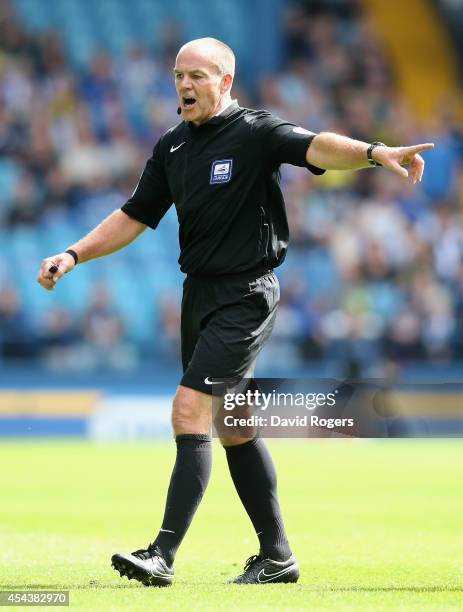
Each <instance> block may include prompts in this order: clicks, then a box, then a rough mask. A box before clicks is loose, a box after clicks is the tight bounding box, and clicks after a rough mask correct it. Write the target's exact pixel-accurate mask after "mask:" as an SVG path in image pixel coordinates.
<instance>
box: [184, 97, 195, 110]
mask: <svg viewBox="0 0 463 612" xmlns="http://www.w3.org/2000/svg"><path fill="white" fill-rule="evenodd" d="M182 103H183V108H185V109H190V108H193V106H194V105H195V104H196V98H182Z"/></svg>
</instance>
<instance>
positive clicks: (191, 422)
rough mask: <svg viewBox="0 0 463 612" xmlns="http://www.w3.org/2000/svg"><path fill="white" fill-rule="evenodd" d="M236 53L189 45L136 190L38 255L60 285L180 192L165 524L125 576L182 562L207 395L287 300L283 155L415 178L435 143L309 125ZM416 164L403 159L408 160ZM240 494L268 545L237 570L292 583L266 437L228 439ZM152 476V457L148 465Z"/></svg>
mask: <svg viewBox="0 0 463 612" xmlns="http://www.w3.org/2000/svg"><path fill="white" fill-rule="evenodd" d="M234 72H235V57H234V54H233V51H232V50H231V49H230V48H229V47H228V46H227V45H225V44H224V43H222V42H221V41H218V40H215V39H212V38H202V39H199V40H194V41H191V42H189V43H188V44H186V45H184V46H183V47H182V48H181V49H180V51H179V53H178V55H177V58H176V63H175V67H174V77H175V87H176V90H177V95H178V99H179V105H180V106H179V113H181V115H182V119H183V120H182V121H181V122H180V123H179V124H178V125H176V126H175V127H173V128H171V129H170V130H168V131H167V132H166V134H164V136H162V137H161V138H160V140H159V141H158V142H157V144H156V146H155V147H154V150H153V154H152V156H151V157H150V159H149V160H148V161H147V163H146V167H145V169H144V171H143V174H142V176H141V178H140V181H139V183H138V185H137V186H136V188H135V191H134V193H133V195H132V197H131V198H130V199H129V200H128V201H127V202H126V203H125V204H124V205H123V206H122V208H121V209H118V210H115V211H114V212H113V213H112V214H111V215H109V217H107V218H106V219H105V220H103V221H102V223H101V224H100V225H98V226H97V227H96V228H95V229H94V230H93V231H91V232H90V233H89V234H88V235H87V236H85V237H84V238H82V239H81V240H79V241H78V242H77V243H75V244H73V245H71V246H70V247H69V248H68V249H66V250H65V251H64V252H62V253H59V254H57V255H54V256H52V257H48V258H47V259H45V260H44V261H43V262H42V265H41V268H40V272H39V275H38V282H39V283H40V284H41V285H42V286H43V287H44V288H45V289H48V290H52V289H53V288H54V287H55V285H56V283H57V282H58V281H59V279H60V278H61V277H62V276H63V275H64V274H65V273H67V272H70V271H71V270H73V268H74V267H75V265H76V264H77V263H78V262H79V263H83V262H86V261H89V260H91V259H95V258H97V257H102V256H104V255H109V254H110V253H113V252H114V251H117V250H119V249H120V248H122V247H125V246H126V245H128V244H129V243H130V242H132V241H133V240H135V239H136V238H137V237H138V236H139V235H140V234H141V233H142V232H144V231H145V230H146V228H147V227H148V226H149V227H151V228H152V229H155V228H156V227H157V225H158V223H159V221H160V220H161V218H162V217H163V215H164V214H165V213H166V211H167V210H168V208H169V207H170V206H171V205H172V203H173V202H175V207H176V210H177V215H178V219H179V240H180V258H179V263H180V268H181V270H182V271H183V272H184V273H185V274H186V275H187V276H186V279H185V282H184V288H183V299H182V323H181V335H182V364H183V376H182V379H181V381H180V384H179V386H178V388H177V391H176V394H175V397H174V400H173V408H172V425H173V430H174V433H175V438H176V444H177V457H176V462H175V466H174V469H173V472H172V476H171V481H170V485H169V489H168V492H167V502H166V506H165V513H164V518H163V521H162V526H161V528H160V530H159V532H158V534H157V535H156V537H155V539H154V541H153V543H152V544H150V545H149V546H148V547H147V548H146V549H141V550H137V551H135V552H133V553H131V554H125V553H121V554H116V555H113V557H112V564H113V567H115V569H117V570H118V571H119V572H120V574H121V576H122V575H125V576H127V577H128V578H129V579H131V578H135V579H136V580H139V581H140V582H142V583H143V584H146V585H152V586H168V585H170V584H171V583H172V581H173V576H174V568H173V562H174V558H175V554H176V552H177V549H178V547H179V545H180V543H181V541H182V539H183V537H184V536H185V534H186V532H187V529H188V527H189V525H190V523H191V520H192V519H193V516H194V513H195V511H196V509H197V507H198V505H199V503H200V501H201V498H202V496H203V494H204V491H205V489H206V487H207V484H208V481H209V475H210V471H211V426H212V410H211V406H212V395H214V396H215V397H217V396H219V397H221V396H222V395H223V393H224V383H225V381H230V380H234V381H237V380H241V379H247V377H249V376H251V375H252V373H253V369H254V364H255V361H256V358H257V355H258V354H259V352H260V350H261V348H262V345H263V344H264V342H265V340H266V339H267V338H268V336H269V335H270V333H271V330H272V327H273V323H274V320H275V315H276V310H277V305H278V301H279V286H278V280H277V278H276V276H275V274H274V273H273V269H274V268H275V267H277V266H279V265H280V264H281V263H282V262H283V260H284V258H285V255H286V250H287V245H288V239H289V236H288V224H287V218H286V212H285V206H284V200H283V196H282V193H281V190H280V186H279V172H278V170H279V167H280V165H281V164H282V163H290V164H293V165H296V166H301V167H304V168H307V169H308V170H309V171H310V172H312V173H314V174H321V173H323V172H324V171H325V170H327V169H336V170H344V169H345V170H356V169H361V168H368V167H373V166H378V165H382V166H384V167H385V168H387V169H388V170H391V171H392V172H395V173H397V174H399V175H400V176H403V177H404V178H406V177H408V176H411V178H412V180H413V182H414V183H416V181H418V180H421V177H422V174H423V169H424V161H423V159H422V157H421V156H420V154H419V153H420V152H421V151H424V150H426V149H429V148H431V147H432V146H433V145H432V144H422V145H416V146H411V147H388V146H386V145H384V144H383V143H379V142H374V143H365V142H359V141H356V140H352V139H350V138H347V137H345V136H339V135H337V134H332V133H321V134H314V133H313V132H310V131H308V130H307V129H305V128H303V127H300V126H296V125H293V124H292V123H290V122H288V121H285V120H282V119H279V118H277V117H275V116H273V115H272V114H271V113H269V112H266V111H256V110H252V109H246V108H241V107H240V106H239V105H238V103H237V101H234V100H232V97H231V87H232V84H233V77H234ZM404 166H407V168H408V170H407V169H406V168H405V167H404ZM221 442H222V444H223V446H224V448H225V451H226V456H227V461H228V465H229V469H230V474H231V477H232V479H233V483H234V485H235V487H236V490H237V493H238V495H239V497H240V499H241V501H242V503H243V506H244V508H245V510H246V512H247V513H248V515H249V518H250V520H251V522H252V524H253V527H254V529H255V532H256V535H257V537H258V539H259V553H258V554H257V555H253V556H251V557H250V558H249V559H248V561H247V562H246V565H245V568H244V572H243V573H242V574H241V575H240V576H238V577H237V578H235V580H234V581H233V582H236V583H245V584H259V583H275V582H296V581H297V580H298V578H299V568H298V564H297V562H296V559H295V558H294V556H293V554H292V551H291V548H290V546H289V543H288V539H287V537H286V533H285V529H284V525H283V520H282V517H281V512H280V506H279V503H278V497H277V486H276V474H275V469H274V466H273V463H272V460H271V457H270V455H269V453H268V451H267V448H266V446H265V444H264V442H263V440H262V439H259V438H258V437H252V438H243V437H240V435H239V434H237V433H236V432H230V434H229V435H227V434H226V433H225V434H224V435H223V437H222V438H221ZM140 468H141V469H145V470H146V473H147V478H149V473H150V470H151V469H153V467H152V466H140Z"/></svg>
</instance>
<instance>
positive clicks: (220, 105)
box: [211, 94, 232, 117]
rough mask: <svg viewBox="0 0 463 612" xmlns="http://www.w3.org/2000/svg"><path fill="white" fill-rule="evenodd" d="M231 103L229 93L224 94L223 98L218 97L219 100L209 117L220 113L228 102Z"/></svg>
mask: <svg viewBox="0 0 463 612" xmlns="http://www.w3.org/2000/svg"><path fill="white" fill-rule="evenodd" d="M231 103H232V99H231V95H230V94H227V95H226V96H224V97H223V98H220V99H219V102H218V104H217V106H216V107H215V110H214V112H213V113H212V115H211V117H215V116H216V115H220V113H221V112H222V111H223V110H224V109H225V108H227V106H228V105H229V104H231Z"/></svg>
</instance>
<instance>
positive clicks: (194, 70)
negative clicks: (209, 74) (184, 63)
mask: <svg viewBox="0 0 463 612" xmlns="http://www.w3.org/2000/svg"><path fill="white" fill-rule="evenodd" d="M178 72H200V73H201V74H206V73H205V72H204V70H201V68H193V70H179V69H178V68H174V69H173V73H174V74H177V73H178Z"/></svg>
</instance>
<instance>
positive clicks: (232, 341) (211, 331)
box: [180, 270, 280, 395]
mask: <svg viewBox="0 0 463 612" xmlns="http://www.w3.org/2000/svg"><path fill="white" fill-rule="evenodd" d="M279 299H280V286H279V284H278V279H277V277H276V276H275V274H274V273H273V271H271V270H270V271H269V270H267V271H265V272H260V273H258V272H256V271H254V272H251V273H249V272H248V273H244V274H237V275H230V276H226V277H225V276H223V277H207V278H201V277H191V276H188V277H187V278H186V279H185V282H184V284H183V299H182V324H181V331H182V364H183V377H182V380H181V383H180V384H182V385H184V386H185V387H190V388H191V389H196V390H197V391H202V392H203V393H211V392H213V391H214V390H216V391H218V389H214V388H213V387H214V386H215V385H211V384H210V383H211V380H212V381H214V379H215V380H216V381H217V380H231V379H233V380H236V379H238V380H239V379H242V378H245V377H249V376H252V375H253V372H254V365H255V361H256V359H257V356H258V354H259V352H260V350H261V348H262V346H263V344H264V342H265V341H266V340H267V338H268V337H269V336H270V333H271V331H272V329H273V324H274V322H275V315H276V311H277V306H278V302H279ZM205 381H206V382H205ZM217 386H218V387H219V386H220V385H217ZM214 395H215V393H214Z"/></svg>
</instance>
